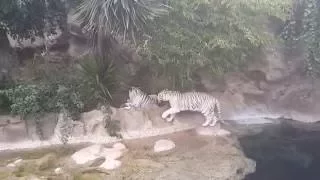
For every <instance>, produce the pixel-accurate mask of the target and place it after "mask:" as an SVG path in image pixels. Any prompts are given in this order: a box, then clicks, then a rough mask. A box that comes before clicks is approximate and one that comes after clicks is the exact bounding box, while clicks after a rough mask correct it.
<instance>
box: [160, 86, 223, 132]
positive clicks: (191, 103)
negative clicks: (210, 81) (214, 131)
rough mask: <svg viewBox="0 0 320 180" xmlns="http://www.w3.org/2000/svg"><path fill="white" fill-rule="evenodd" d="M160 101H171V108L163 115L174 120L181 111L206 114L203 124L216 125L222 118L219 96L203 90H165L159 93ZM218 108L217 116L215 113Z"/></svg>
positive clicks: (164, 117)
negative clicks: (216, 96) (183, 91)
mask: <svg viewBox="0 0 320 180" xmlns="http://www.w3.org/2000/svg"><path fill="white" fill-rule="evenodd" d="M158 101H169V104H170V106H171V108H170V109H168V110H166V111H165V112H163V113H162V115H161V117H162V118H163V119H166V118H167V117H168V116H169V115H170V116H171V117H169V118H168V119H167V121H168V122H170V121H172V120H173V118H174V117H175V114H176V113H178V112H181V111H197V112H200V113H202V114H203V115H204V116H205V122H204V123H203V124H202V126H209V125H210V126H215V125H216V123H217V121H218V120H221V107H220V102H219V101H218V99H217V98H215V97H213V96H211V95H209V94H207V93H202V92H185V93H182V92H179V91H170V90H163V91H161V92H159V93H158ZM215 108H216V110H217V116H216V114H215Z"/></svg>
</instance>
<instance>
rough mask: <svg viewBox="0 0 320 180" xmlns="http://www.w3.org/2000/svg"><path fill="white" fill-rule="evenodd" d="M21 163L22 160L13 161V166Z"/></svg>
mask: <svg viewBox="0 0 320 180" xmlns="http://www.w3.org/2000/svg"><path fill="white" fill-rule="evenodd" d="M21 162H22V159H17V160H15V161H14V162H13V163H14V164H15V165H18V164H20V163H21Z"/></svg>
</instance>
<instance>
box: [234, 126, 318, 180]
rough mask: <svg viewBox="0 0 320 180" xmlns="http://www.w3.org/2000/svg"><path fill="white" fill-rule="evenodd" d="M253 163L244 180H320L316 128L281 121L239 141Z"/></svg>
mask: <svg viewBox="0 0 320 180" xmlns="http://www.w3.org/2000/svg"><path fill="white" fill-rule="evenodd" d="M240 144H241V146H242V148H243V151H244V153H245V154H246V156H247V157H249V158H251V159H253V160H255V161H256V163H257V167H256V172H255V173H253V174H250V175H248V176H247V177H246V178H245V180H320V126H319V123H314V124H303V123H294V124H292V121H286V120H284V122H283V123H281V124H280V125H272V126H268V127H265V128H264V130H263V131H262V132H261V133H259V134H256V135H252V136H245V137H242V138H240Z"/></svg>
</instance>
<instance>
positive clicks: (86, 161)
mask: <svg viewBox="0 0 320 180" xmlns="http://www.w3.org/2000/svg"><path fill="white" fill-rule="evenodd" d="M125 151H126V148H125V146H124V145H120V144H116V145H114V147H113V148H106V147H104V146H103V145H100V144H95V145H92V146H89V147H86V148H83V149H81V150H79V151H77V152H75V153H74V154H73V155H72V156H71V159H72V160H73V161H74V162H75V163H76V164H77V165H81V166H87V167H89V166H99V167H100V168H102V169H106V170H111V169H116V168H118V167H120V166H121V162H120V161H119V160H117V159H119V158H120V157H122V156H123V153H124V152H125Z"/></svg>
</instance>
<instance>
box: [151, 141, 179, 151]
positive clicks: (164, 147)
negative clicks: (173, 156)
mask: <svg viewBox="0 0 320 180" xmlns="http://www.w3.org/2000/svg"><path fill="white" fill-rule="evenodd" d="M175 147H176V145H175V143H174V142H173V141H171V140H166V139H161V140H158V141H157V142H156V143H155V145H154V147H153V150H154V152H162V151H168V150H171V149H173V148H175Z"/></svg>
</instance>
